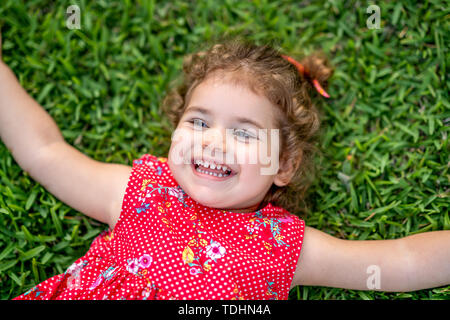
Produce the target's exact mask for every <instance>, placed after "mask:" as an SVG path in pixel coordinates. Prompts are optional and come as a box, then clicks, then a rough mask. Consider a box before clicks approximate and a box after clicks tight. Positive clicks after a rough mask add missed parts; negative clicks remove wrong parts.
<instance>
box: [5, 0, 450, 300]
mask: <svg viewBox="0 0 450 320" xmlns="http://www.w3.org/2000/svg"><path fill="white" fill-rule="evenodd" d="M94 3H95V4H94ZM71 4H78V5H79V6H80V8H81V29H80V30H69V29H68V28H66V25H65V11H66V8H67V7H68V6H69V5H71ZM306 4H307V5H306ZM376 4H377V5H379V6H380V7H381V28H380V29H379V30H376V29H373V30H369V29H368V28H367V27H366V19H367V18H368V17H369V14H367V13H366V8H367V5H368V4H366V3H365V2H351V1H323V2H321V1H314V2H311V3H309V1H304V2H301V1H279V2H272V1H263V0H261V1H231V0H228V1H223V2H218V1H201V2H199V3H198V4H196V5H195V4H194V1H180V0H175V1H158V3H155V1H143V0H142V1H136V2H131V1H95V2H92V3H91V2H88V1H60V2H58V3H57V4H55V3H53V1H41V0H39V1H38V0H34V1H26V2H25V1H16V0H5V1H2V2H1V4H0V25H1V27H2V34H3V42H4V44H3V47H4V48H3V55H4V60H5V61H6V63H7V64H8V65H9V66H10V67H11V68H12V69H13V70H14V72H15V73H16V75H18V77H19V79H20V82H21V84H22V85H23V87H24V88H25V89H26V90H27V91H28V92H29V93H30V94H31V95H32V96H33V97H34V98H35V99H37V101H38V102H39V103H40V104H41V105H42V106H44V108H45V109H46V110H47V111H48V112H49V113H50V114H51V115H52V117H53V118H54V119H55V121H56V122H57V124H58V125H59V127H60V128H61V130H62V132H63V135H64V137H65V138H66V140H67V141H68V142H69V143H71V144H72V145H74V146H75V147H76V148H78V149H79V150H81V151H82V152H84V153H86V154H87V155H89V156H90V157H92V158H94V159H97V160H101V161H105V162H115V163H126V164H131V160H132V159H133V158H136V157H138V156H139V155H141V154H143V153H152V154H156V155H166V154H167V152H168V149H169V145H170V133H171V132H170V126H169V125H168V120H167V118H166V117H165V115H164V114H162V112H161V111H160V107H159V106H160V103H161V101H162V98H163V97H164V95H165V92H166V90H167V85H168V84H169V82H170V81H171V80H173V79H174V78H175V76H176V75H177V74H179V72H180V67H181V61H182V57H183V56H184V55H185V54H186V53H189V52H192V51H194V50H196V49H197V48H199V47H200V46H202V44H203V43H205V42H207V41H211V39H214V38H215V37H218V36H221V35H246V36H247V37H249V38H251V39H254V40H255V41H257V42H258V43H264V42H265V41H270V40H275V41H276V43H278V45H279V46H280V47H282V48H283V49H284V50H285V52H286V53H288V54H289V53H295V52H305V53H309V52H312V51H313V50H314V49H322V50H323V51H325V52H326V53H327V54H328V55H329V57H330V58H331V61H332V63H333V64H334V65H335V67H336V72H335V74H334V76H333V78H332V79H331V87H330V89H329V90H328V92H329V93H330V95H331V96H332V99H329V100H327V101H323V99H320V98H319V99H318V104H319V106H320V108H321V109H322V110H323V113H324V122H323V124H324V133H323V138H322V142H321V149H322V150H323V154H322V155H321V156H320V157H318V161H317V163H318V167H319V170H318V172H320V176H318V178H317V180H316V182H315V184H314V185H313V186H312V188H311V190H310V193H309V196H308V199H309V203H310V206H311V209H310V212H309V213H308V215H307V216H306V217H305V221H306V224H307V225H308V226H312V227H315V228H318V229H320V230H322V231H325V232H327V233H329V234H331V235H334V236H336V237H339V238H344V239H360V240H364V239H394V238H399V237H404V236H407V235H410V234H415V233H419V232H425V231H431V230H443V229H447V230H448V229H450V219H449V213H448V203H449V199H448V198H449V178H450V176H449V172H448V169H449V163H450V162H449V160H450V157H449V145H448V134H449V123H450V103H449V99H448V92H449V83H448V81H449V80H448V65H449V64H450V62H449V58H448V57H449V53H448V44H449V43H450V42H449V34H450V32H449V31H450V28H449V24H450V23H449V19H448V16H449V13H450V11H449V9H448V6H447V5H446V3H445V2H444V1H424V2H423V4H418V3H416V1H402V2H396V1H390V2H385V1H378V2H376ZM104 229H106V226H105V225H102V224H99V223H97V222H95V221H93V220H91V219H89V218H86V217H84V216H83V215H81V214H80V213H78V212H76V211H74V210H73V209H71V208H69V207H67V206H66V205H64V204H62V203H61V202H60V201H58V200H57V199H55V197H53V196H52V195H51V194H50V193H48V192H47V191H46V190H45V189H44V188H43V187H42V186H40V185H39V184H38V183H36V182H35V181H33V179H31V178H30V177H29V176H28V175H27V173H26V172H23V171H22V170H21V168H20V167H19V166H18V165H17V163H15V161H14V159H13V158H12V157H11V154H10V153H9V152H8V150H7V149H6V147H5V146H4V145H3V144H1V143H0V299H10V298H13V297H15V296H17V295H19V294H21V293H23V292H25V291H26V290H27V289H29V288H30V287H32V286H33V285H35V284H37V283H39V282H41V281H43V280H45V279H47V278H49V277H51V276H53V275H56V274H58V273H62V272H64V270H65V269H66V268H67V267H68V266H69V265H70V264H71V263H72V262H73V261H75V259H77V258H78V257H80V256H82V255H83V254H84V253H85V252H86V251H87V249H88V248H89V245H90V243H91V241H92V240H93V238H94V237H95V236H96V235H97V234H99V232H101V231H102V230H104ZM290 298H291V299H450V286H446V287H441V288H434V289H429V290H420V291H415V292H408V293H383V292H374V291H355V290H344V289H336V288H324V287H310V286H299V287H296V288H294V289H293V290H292V291H291V293H290Z"/></svg>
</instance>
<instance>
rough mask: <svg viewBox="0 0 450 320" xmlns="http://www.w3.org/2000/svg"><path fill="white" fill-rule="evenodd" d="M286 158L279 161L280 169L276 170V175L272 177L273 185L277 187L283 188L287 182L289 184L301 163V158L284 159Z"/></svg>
mask: <svg viewBox="0 0 450 320" xmlns="http://www.w3.org/2000/svg"><path fill="white" fill-rule="evenodd" d="M286 158H288V157H284V159H283V160H281V161H280V167H279V169H278V173H277V174H276V175H275V177H274V181H273V183H275V184H276V185H277V186H279V187H284V186H286V185H287V184H289V182H291V179H292V177H293V176H294V174H295V171H296V170H297V169H298V166H299V165H300V162H301V160H302V159H301V156H300V157H299V158H298V159H286Z"/></svg>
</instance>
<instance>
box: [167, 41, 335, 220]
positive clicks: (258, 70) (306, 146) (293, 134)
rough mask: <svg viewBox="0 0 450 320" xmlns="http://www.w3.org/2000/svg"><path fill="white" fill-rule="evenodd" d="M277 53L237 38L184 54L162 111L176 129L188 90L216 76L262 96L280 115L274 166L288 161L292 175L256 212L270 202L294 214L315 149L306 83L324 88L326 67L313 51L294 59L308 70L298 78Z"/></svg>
mask: <svg viewBox="0 0 450 320" xmlns="http://www.w3.org/2000/svg"><path fill="white" fill-rule="evenodd" d="M281 54H282V53H280V51H279V50H277V49H275V48H273V47H272V46H271V45H256V44H255V43H253V42H251V41H249V40H244V39H242V38H233V39H229V40H226V41H224V42H222V43H219V44H215V45H212V46H210V47H209V48H208V49H207V50H201V51H198V52H197V53H194V54H190V55H188V56H186V57H185V59H184V61H183V73H182V74H181V75H180V77H179V78H178V79H176V80H175V81H174V82H173V83H172V88H171V89H170V90H169V92H168V94H167V96H166V97H165V98H164V100H163V104H162V108H163V110H164V111H165V112H166V113H167V115H168V117H169V119H170V120H171V122H172V124H173V125H174V127H176V126H177V125H178V122H179V120H180V119H181V117H182V115H183V113H184V110H185V108H186V107H187V105H188V103H189V99H190V96H191V93H192V92H193V90H194V89H195V88H196V87H197V86H198V85H199V84H200V83H201V82H202V81H204V80H206V78H207V77H208V76H210V75H212V74H213V73H216V72H221V73H223V74H226V75H231V77H227V79H230V80H231V81H233V82H235V83H238V84H242V85H245V86H246V87H248V88H249V89H251V90H252V91H253V92H255V93H257V94H262V95H264V96H265V97H266V98H267V99H268V100H269V101H270V102H271V103H272V104H273V105H274V106H277V107H278V110H279V111H280V112H278V114H279V116H278V117H277V119H275V121H276V122H275V123H276V124H277V128H279V130H280V138H281V139H280V140H281V145H280V151H281V154H280V166H281V165H282V164H283V163H291V164H292V165H293V168H294V174H293V176H292V178H291V180H290V182H289V183H288V184H287V185H286V186H284V187H279V186H277V185H275V184H273V185H272V186H271V188H270V189H269V191H268V192H267V194H266V196H265V198H264V200H263V201H262V203H261V204H260V206H259V208H262V207H264V206H265V205H266V204H267V203H269V202H271V203H272V204H273V205H276V206H281V207H283V208H285V209H286V210H288V211H290V212H292V213H297V214H299V213H301V212H303V213H304V212H305V211H306V203H305V201H304V198H305V193H306V191H307V189H308V187H309V186H310V185H311V183H312V181H313V177H314V176H315V165H314V154H315V153H316V151H318V148H317V146H316V143H317V140H318V133H319V128H320V115H319V112H318V109H317V108H316V107H315V106H314V104H313V103H312V102H311V96H310V93H311V92H314V90H313V86H312V84H311V81H312V79H317V80H318V81H319V83H320V84H321V85H322V86H323V87H324V88H326V84H327V79H328V78H329V77H330V76H331V74H332V69H331V68H330V67H329V66H328V61H327V59H326V58H325V57H324V55H323V54H320V53H318V54H313V55H310V56H306V57H304V58H303V59H302V60H299V61H300V63H301V64H302V65H303V66H304V67H305V69H306V70H308V71H309V72H308V75H302V74H300V73H299V72H298V70H297V69H296V68H295V67H294V66H293V65H292V64H291V63H290V62H288V61H287V60H285V59H284V58H283V57H282V56H281ZM294 58H295V57H294ZM285 161H287V162H285Z"/></svg>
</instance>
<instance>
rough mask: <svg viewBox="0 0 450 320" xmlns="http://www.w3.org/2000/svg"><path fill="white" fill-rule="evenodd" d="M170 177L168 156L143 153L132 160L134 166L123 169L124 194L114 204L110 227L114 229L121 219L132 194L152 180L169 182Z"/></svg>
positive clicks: (121, 185)
mask: <svg viewBox="0 0 450 320" xmlns="http://www.w3.org/2000/svg"><path fill="white" fill-rule="evenodd" d="M170 177H171V175H170V172H169V169H168V166H167V158H165V157H157V156H154V155H151V154H144V155H142V156H141V157H139V158H137V159H135V160H133V161H132V167H126V169H123V170H121V172H120V184H119V186H118V188H119V189H120V192H121V194H122V196H121V197H117V201H116V202H115V203H114V204H113V209H112V211H113V213H112V214H111V221H110V223H109V226H110V228H111V229H113V228H114V226H115V225H116V223H117V221H118V220H119V218H120V215H121V213H122V210H123V205H124V203H126V202H127V201H129V200H130V199H133V197H132V196H131V195H132V194H137V193H139V192H140V191H141V190H142V188H143V187H144V186H145V185H146V184H148V183H150V182H151V181H154V182H156V183H159V184H164V183H169V182H170V181H171V178H170ZM138 196H139V195H138Z"/></svg>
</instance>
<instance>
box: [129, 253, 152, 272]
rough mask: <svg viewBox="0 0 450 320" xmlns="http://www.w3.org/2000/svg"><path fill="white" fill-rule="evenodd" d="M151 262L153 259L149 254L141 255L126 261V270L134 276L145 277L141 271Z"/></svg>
mask: <svg viewBox="0 0 450 320" xmlns="http://www.w3.org/2000/svg"><path fill="white" fill-rule="evenodd" d="M152 262H153V258H152V256H151V255H149V254H143V255H142V256H140V257H139V258H133V259H128V260H127V266H126V269H127V271H128V272H130V273H132V274H135V275H141V276H142V275H145V274H146V273H147V272H146V271H143V269H147V268H149V267H150V265H151V264H152Z"/></svg>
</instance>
